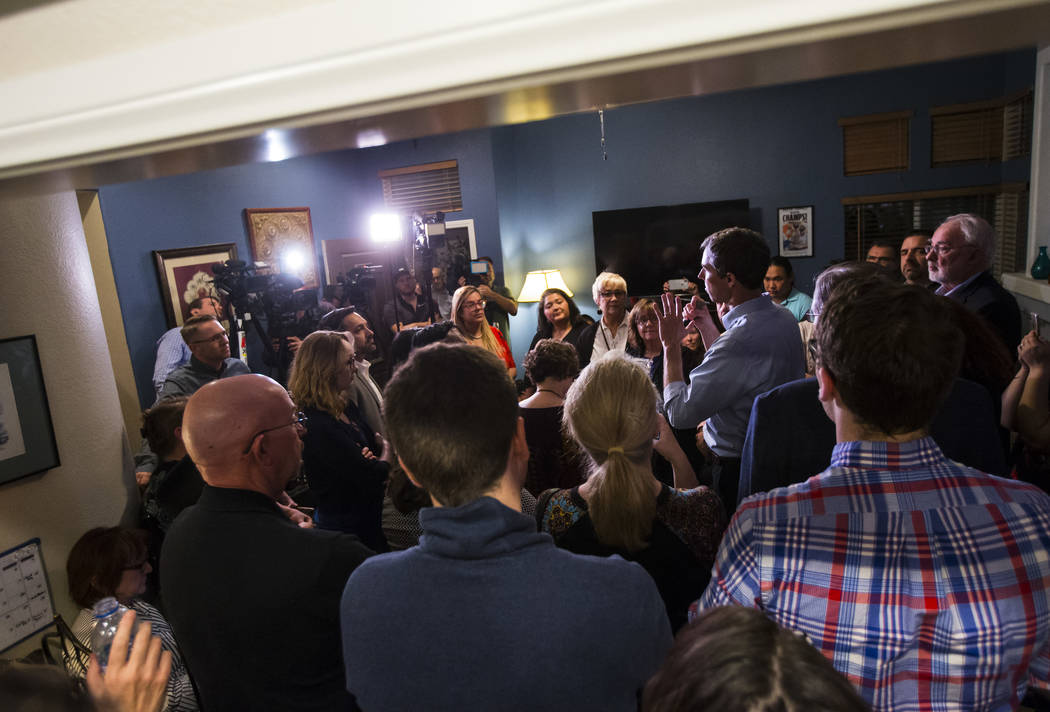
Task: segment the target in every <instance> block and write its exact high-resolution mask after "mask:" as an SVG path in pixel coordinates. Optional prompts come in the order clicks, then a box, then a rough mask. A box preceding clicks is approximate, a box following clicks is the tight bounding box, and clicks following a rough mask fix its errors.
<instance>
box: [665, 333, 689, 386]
mask: <svg viewBox="0 0 1050 712" xmlns="http://www.w3.org/2000/svg"><path fill="white" fill-rule="evenodd" d="M675 381H683V382H684V381H685V374H684V373H683V371H682V347H681V346H679V345H677V344H670V345H667V346H664V388H667V386H669V385H671V384H672V383H674V382H675Z"/></svg>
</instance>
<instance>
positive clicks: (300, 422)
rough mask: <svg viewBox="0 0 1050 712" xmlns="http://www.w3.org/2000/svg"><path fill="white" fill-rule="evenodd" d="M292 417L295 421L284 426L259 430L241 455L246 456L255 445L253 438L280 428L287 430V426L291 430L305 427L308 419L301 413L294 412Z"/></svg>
mask: <svg viewBox="0 0 1050 712" xmlns="http://www.w3.org/2000/svg"><path fill="white" fill-rule="evenodd" d="M292 417H293V418H295V420H293V421H292V422H290V423H285V424H284V425H275V426H273V427H272V428H266V429H265V430H260V431H259V432H257V433H256V434H255V435H253V436H252V439H251V440H249V441H248V447H246V448H244V450H243V451H242V452H241V454H242V455H247V454H248V453H249V452H251V449H252V445H254V444H255V438H257V437H259V436H260V435H263V434H265V433H269V432H273V431H274V430H280V429H281V428H287V427H288V426H289V425H291V426H292V427H293V428H298V427H306V421H307V420H309V418H307V417H306V416H305V415H303V412H302V411H298V412H296V414H295V415H294V416H292Z"/></svg>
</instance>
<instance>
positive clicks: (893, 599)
mask: <svg viewBox="0 0 1050 712" xmlns="http://www.w3.org/2000/svg"><path fill="white" fill-rule="evenodd" d="M994 240H995V235H994V231H993V230H992V228H991V226H990V225H989V224H988V223H987V222H986V221H984V220H983V219H982V218H980V217H978V216H974V215H968V214H967V215H957V216H952V217H950V218H948V219H947V220H946V221H945V222H944V223H942V224H941V225H940V226H938V227H937V229H936V230H935V231H933V232H921V231H917V232H915V233H913V234H910V235H907V236H905V237H904V239H903V241H902V242H901V243H900V244H885V243H876V244H874V245H872V246H871V249H870V250H869V252H868V254H867V259H866V261H863V262H848V263H841V264H835V265H832V266H829V267H828V268H827V269H825V270H824V271H823V272H822V273H821V274H820V275H819V276H818V278H817V279H816V281H815V285H814V286H815V289H814V293H813V295H812V297H810V295H807V294H804V293H803V292H802V291H801V290H800V289H799V288H798V286H797V285H796V284H795V277H794V272H793V268H792V265H791V262H790V261H788V260H785V259H782V258H779V257H772V256H771V255H770V251H769V247H768V245H767V243H766V241H765V239H764V238H763V237H762V236H761V235H759V234H757V233H755V232H753V231H751V230H748V229H744V228H727V229H725V230H721V231H719V232H716V233H714V234H712V235H710V236H708V237H707V238H706V239H704V240H703V241H702V243H700V244H699V245H698V248H699V255H700V271H699V274H698V275H697V281H696V282H695V283H689V284H688V288H687V289H686V290H685V292H684V293H683V292H682V291H681V290H679V291H669V290H668V291H665V292H664V293H663V294H662V295H658V296H657V297H656V298H639V299H634V300H632V299H631V298H630V297H629V291H628V285H627V283H626V281H625V280H624V278H623V277H622V276H621V275H619V274H616V273H613V272H602V273H601V274H599V275H598V276H597V277H596V279H595V281H594V283H593V286H592V296H593V297H594V301H595V303H596V304H597V305H598V307H599V310H600V316H599V318H598V319H597V320H588V319H587V318H586V317H585V316H583V315H582V314H581V312H580V310H579V308H578V307H577V305H576V304H575V303H574V301H573V299H572V297H570V296H569V295H568V294H567V293H566V292H564V291H562V290H559V289H549V290H547V291H546V292H544V294H543V296H542V298H541V303H540V305H539V309H538V317H537V318H538V324H537V330H536V335H535V337H534V339H533V340H532V343H531V344H530V347H529V351H528V354H527V356H526V357H525V359H524V361H523V364H522V367H523V373H522V374H521V376H522V378H521V382H520V383H518V384H516V383H515V376H516V375H517V373H516V369H517V366H516V364H515V362H514V360H513V358H512V357H511V355H510V348H509V346H508V343H507V339H506V336H505V334H506V326H505V324H498V323H497V322H498V320H497V318H496V317H495V316H490V315H489V314H488V310H489V307H490V306H492V305H493V303H494V302H495V303H496V304H497V305H498V306H499V307H500V308H501V309H503V310H504V312H505V313H508V314H513V313H514V312H516V310H517V305H516V304H514V305H513V309H511V305H510V304H508V303H507V302H506V301H500V300H509V296H505V295H500V294H499V293H498V292H497V291H495V290H494V289H493V288H492V286H491V285H492V275H491V273H490V274H489V275H487V280H484V281H483V284H482V285H481V286H473V285H469V284H467V285H463V286H460V287H459V288H458V289H456V290H455V292H454V293H453V294H451V295H447V293H446V295H447V296H449V297H450V298H449V300H448V304H447V307H444V308H445V309H446V310H447V312H448V313H447V314H446V313H443V312H442V308H443V307H442V306H439V305H438V304H439V302H442V301H444V300H443V299H441V298H440V295H436V297H437V298H436V299H435V300H434V304H433V305H424V304H421V303H420V301H419V300H418V299H416V298H415V297H414V296H413V295H415V289H414V277H412V275H411V274H409V273H407V272H406V273H405V274H403V275H399V277H398V282H399V284H398V295H397V298H396V299H397V302H396V303H394V304H393V305H392V306H391V307H390V309H389V310H388V311H389V314H387V315H385V316H386V317H388V318H384V323H383V324H382V325H381V326H380V328H389V329H391V331H392V333H395V334H396V337H395V338H394V341H393V344H392V346H391V349H390V353H388V354H385V356H384V357H385V358H386V359H388V360H389V361H390V362H392V365H393V369H392V376H391V378H390V380H389V381H388V382H386V383H381V382H377V381H376V379H375V378H374V377H373V375H372V374H371V372H370V366H371V363H372V361H373V360H376V359H378V358H380V356H379V355H378V354H377V353H376V347H375V340H374V334H373V325H372V324H370V323H369V322H368V320H367V319H366V318H365V317H364V316H363V315H362V314H360V313H359V312H358V311H357V310H356V309H354V308H353V307H350V306H343V307H339V306H338V305H337V304H332V306H336V307H337V308H335V309H333V310H332V311H331V312H330V313H329V314H327V315H326V316H325V317H324V319H323V320H322V321H321V323H320V325H319V329H318V330H317V331H315V332H313V333H311V334H309V335H307V336H305V338H303V339H302V340H301V342H300V343H298V344H297V345H296V350H295V356H294V360H293V362H292V367H291V371H290V376H289V381H288V385H287V388H286V387H284V386H282V385H280V384H278V383H276V382H275V381H273V380H271V379H269V378H267V377H266V376H262V375H258V374H248V373H245V372H244V371H243V370H242V368H240V367H238V366H237V365H236V364H239V363H240V362H239V361H236V360H234V359H230V358H229V346H228V341H227V340H226V338H225V332H224V330H223V328H222V325H221V323H220V322H219V320H218V319H217V316H216V314H214V313H209V312H210V311H211V312H213V311H214V309H211V305H198V311H200V312H201V313H200V314H198V315H196V316H194V318H192V319H190V320H188V321H187V322H186V325H185V326H184V327H183V328H182V329H181V332H180V333H181V337H182V341H183V343H184V344H185V346H186V348H187V350H188V352H189V354H190V356H189V361H188V362H187V364H186V365H185V366H179V367H176V368H175V370H174V371H172V373H171V374H170V375H169V376H168V377H167V379H166V380H165V382H164V383H162V384H161V385H160V386H159V388H158V390H159V392H160V393H161V394H164V395H165V396H172V397H170V398H164V399H161V400H159V401H158V403H157V404H156V405H155V406H154V407H153V408H151V409H149V410H148V411H147V412H146V413H145V425H144V435H145V436H146V437H147V439H148V440H149V443H150V445H151V448H150V452H151V453H154V459H153V462H152V464H151V463H150V462H148V461H145V460H143V461H140V462H139V465H140V469H143V470H144V472H143V476H142V477H141V481H142V486H143V525H144V529H145V531H144V532H137V531H130V530H124V529H121V528H114V529H96V530H92V531H91V532H88V533H87V534H85V535H84V537H83V538H82V539H81V541H80V542H78V543H77V545H76V546H75V547H74V549H73V551H72V552H71V554H70V559H69V572H70V577H69V579H70V587H71V592H72V594H73V597H74V600H76V601H77V602H78V604H80V605H82V606H84V608H85V611H84V612H83V613H82V616H81V618H82V619H81V618H78V620H77V622H76V625H75V626H74V628H75V630H77V632H78V634H80V635H84V634H85V633H86V632H87V631H89V630H90V625H91V621H90V619H89V617H88V616H87V614H86V611H87V609H88V608H90V606H91V604H92V603H93V602H94V600H97V598H99V597H102V596H108V595H112V596H115V597H117V598H118V600H120V601H122V602H124V603H125V605H128V606H129V607H130V608H131V609H132V610H133V611H135V612H136V613H137V614H138V616H139V617H140V618H143V619H146V620H149V621H150V623H151V624H152V632H153V634H154V635H155V636H157V639H158V640H159V641H160V642H159V643H158V644H157V645H158V646H159V647H158V652H157V655H156V656H153V657H151V658H150V660H149V663H150V664H149V665H146V664H145V663H144V662H143V660H142V656H141V655H138V656H136V652H135V651H136V650H137V649H138V647H140V646H139V644H138V642H136V646H135V647H133V648H132V653H131V656H128V655H127V654H124V656H123V657H122V658H121V661H122V663H124V662H125V660H126V662H127V665H126V667H127V669H128V671H127V672H122V673H121V674H124V675H127V676H128V677H129V678H130V677H132V676H133V675H134V670H133V668H134V667H135V664H140V663H141V667H142V668H143V672H142V677H143V679H145V678H147V677H148V678H149V679H150V680H152V683H153V687H154V688H158V686H160V687H163V691H162V692H161V693H156V694H153V695H152V696H148V695H144V696H143V699H146V698H147V697H148V703H149V704H151V705H153V706H152V707H141V708H140V707H132V706H127V707H125V708H124V709H127V710H132V709H135V710H138V709H149V710H151V711H155V710H157V709H161V708H165V709H169V710H182V709H196V708H197V706H198V704H199V706H200V707H201V708H203V709H208V710H225V709H231V710H274V709H307V710H309V709H316V710H336V709H363V710H369V711H372V710H409V709H411V710H422V709H426V710H463V709H522V710H525V709H529V710H533V709H572V710H581V709H586V710H590V709H593V710H620V709H622V710H635V709H639V708H641V709H644V710H652V711H661V712H663V711H664V710H728V709H741V710H755V711H758V710H769V711H770V712H772V711H774V710H842V711H845V710H864V709H873V710H912V709H914V710H960V711H961V710H999V709H1017V708H1018V706H1019V705H1020V704H1021V703H1022V700H1024V701H1025V704H1026V705H1029V706H1034V707H1036V708H1046V700H1048V699H1050V697H1043V694H1044V693H1045V692H1046V691H1048V690H1050V499H1048V496H1047V494H1046V492H1045V491H1044V490H1046V489H1047V487H1048V485H1050V479H1048V477H1047V473H1048V472H1050V465H1048V464H1047V463H1048V462H1050V461H1048V460H1047V459H1046V457H1045V453H1048V452H1050V343H1048V342H1047V341H1045V340H1044V339H1043V338H1041V336H1040V335H1039V333H1038V332H1037V331H1036V330H1033V331H1032V332H1031V333H1029V334H1028V335H1027V336H1024V338H1023V339H1022V338H1021V315H1020V311H1019V309H1018V306H1017V304H1016V302H1015V301H1014V299H1013V297H1012V296H1011V295H1010V294H1009V293H1008V292H1006V291H1005V290H1004V289H1003V288H1002V287H1001V286H1000V285H999V284H998V282H997V281H996V280H995V278H994V277H993V276H992V273H991V271H990V269H991V263H992V255H993V254H994ZM402 281H403V282H404V284H401V282H402ZM443 283H444V275H440V276H439V275H437V274H435V275H434V284H435V285H439V284H443ZM331 296H332V297H333V298H335V299H337V296H336V295H331ZM417 296H418V295H417ZM509 301H513V300H509ZM504 307H506V309H504ZM424 312H426V314H424ZM437 315H443V316H444V318H440V317H437ZM166 336H167V335H166ZM165 338H166V337H165ZM231 361H235V363H231ZM241 366H243V364H241ZM180 369H181V370H180ZM523 390H524V392H522V391H523ZM146 470H148V471H146ZM154 569H156V570H154ZM139 635H140V636H141V630H140V632H139ZM126 641H127V639H126V638H124V639H122V642H125V643H126ZM159 651H163V668H162V669H163V672H164V673H165V675H164V676H163V680H160V679H159V676H158V666H159V663H158V661H159V660H160V659H161V658H160V655H161V653H160V652H159ZM133 662H134V663H135V664H132V663H133ZM97 673H98V671H97V670H95V669H93V670H92V672H91V675H90V676H89V680H88V682H89V683H90V684H91V685H94V686H95V687H96V688H98V689H101V688H99V687H98V685H99V679H100V678H99V676H98V674H97ZM108 674H110V673H109V672H107V675H108ZM99 694H103V693H102V692H100V693H99ZM111 697H113V698H114V699H116V698H115V696H114V695H112V694H111Z"/></svg>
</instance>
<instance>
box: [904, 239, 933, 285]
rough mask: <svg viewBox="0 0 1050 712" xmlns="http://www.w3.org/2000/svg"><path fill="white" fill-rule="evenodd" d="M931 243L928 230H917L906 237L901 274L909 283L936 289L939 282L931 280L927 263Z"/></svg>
mask: <svg viewBox="0 0 1050 712" xmlns="http://www.w3.org/2000/svg"><path fill="white" fill-rule="evenodd" d="M929 244H930V233H929V232H927V231H926V230H915V231H913V232H912V233H911V234H910V235H908V236H907V237H906V238H904V242H902V243H901V274H903V275H904V281H905V282H907V283H908V284H914V285H917V286H919V287H926V288H927V289H936V288H937V284H936V283H935V282H931V281H930V269H929V267H928V266H927V264H926V250H927V245H929Z"/></svg>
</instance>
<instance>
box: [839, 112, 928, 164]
mask: <svg viewBox="0 0 1050 712" xmlns="http://www.w3.org/2000/svg"><path fill="white" fill-rule="evenodd" d="M911 117H912V112H910V111H895V112H892V113H888V114H869V115H867V116H853V117H850V118H845V119H839V126H841V127H842V170H843V173H844V174H845V175H847V176H860V175H867V174H869V173H887V172H891V171H905V170H908V166H909V162H908V146H909V143H908V127H909V125H910V122H911Z"/></svg>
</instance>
